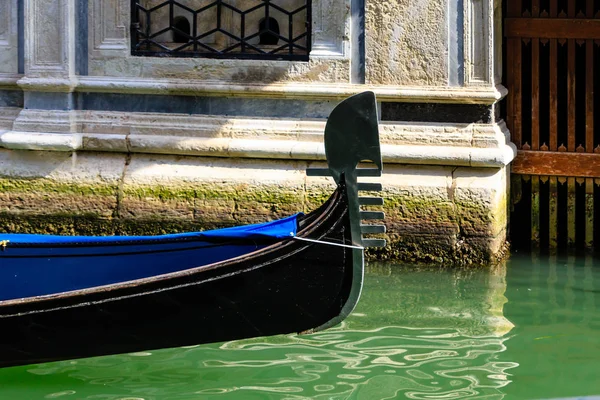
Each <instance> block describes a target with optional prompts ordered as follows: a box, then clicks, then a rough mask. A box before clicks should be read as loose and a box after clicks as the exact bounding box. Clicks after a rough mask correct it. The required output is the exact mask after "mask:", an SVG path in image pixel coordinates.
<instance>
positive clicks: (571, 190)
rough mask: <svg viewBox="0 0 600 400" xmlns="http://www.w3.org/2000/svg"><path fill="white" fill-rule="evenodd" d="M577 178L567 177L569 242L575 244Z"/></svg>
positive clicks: (570, 244) (571, 244)
mask: <svg viewBox="0 0 600 400" xmlns="http://www.w3.org/2000/svg"><path fill="white" fill-rule="evenodd" d="M575 185H576V184H575V178H573V177H569V178H568V179H567V244H568V246H569V247H571V246H574V245H575V239H576V238H575V188H576V186H575Z"/></svg>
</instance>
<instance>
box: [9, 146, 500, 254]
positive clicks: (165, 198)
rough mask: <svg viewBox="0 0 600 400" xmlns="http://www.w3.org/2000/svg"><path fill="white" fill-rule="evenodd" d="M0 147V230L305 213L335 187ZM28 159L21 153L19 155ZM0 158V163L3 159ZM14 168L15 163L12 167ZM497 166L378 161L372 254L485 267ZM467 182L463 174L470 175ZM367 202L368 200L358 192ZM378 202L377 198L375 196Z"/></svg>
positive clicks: (272, 168) (172, 160)
mask: <svg viewBox="0 0 600 400" xmlns="http://www.w3.org/2000/svg"><path fill="white" fill-rule="evenodd" d="M7 152H9V151H7V150H2V151H0V164H2V163H3V161H4V162H6V161H8V159H10V160H11V162H13V163H14V162H27V161H28V159H31V157H32V155H31V154H30V153H38V154H37V155H35V157H36V162H33V163H31V162H30V163H29V164H22V165H23V166H22V167H21V169H18V170H15V169H14V168H13V169H12V170H11V169H10V168H6V169H4V170H3V171H2V172H0V230H2V231H5V232H28V233H55V234H56V233H58V234H69V235H71V234H86V235H133V234H136V235H140V234H163V233H171V232H182V231H197V230H205V229H214V228H219V227H227V226H233V225H239V224H247V223H256V222H263V221H267V220H272V219H277V218H281V217H284V216H288V215H291V214H294V213H296V212H309V211H310V210H313V209H315V208H316V207H318V206H319V205H320V204H322V203H323V202H324V201H325V200H326V199H327V197H328V196H329V195H330V194H331V192H332V191H333V189H334V185H333V183H332V181H331V180H330V179H326V178H307V177H306V174H305V172H304V171H305V169H306V167H307V166H308V164H309V163H307V162H285V161H271V160H239V159H211V158H205V157H202V158H201V157H176V156H150V155H143V154H139V155H138V154H136V155H131V156H128V157H119V156H115V155H110V154H106V153H104V154H98V153H82V154H80V155H77V156H76V158H75V159H73V156H72V155H71V156H69V155H65V154H64V153H63V154H62V155H61V153H45V155H44V154H40V153H43V152H23V151H13V152H12V154H10V157H8V154H7ZM24 153H28V154H24ZM3 157H4V160H2V158H3ZM11 165H14V164H11ZM505 173H506V171H504V172H503V171H493V170H492V169H491V168H488V169H481V170H477V169H474V168H464V169H462V168H448V167H431V166H430V167H427V166H422V167H414V166H413V167H409V166H402V165H389V166H388V165H386V174H384V176H383V177H382V178H381V180H382V181H383V184H384V188H385V192H384V193H383V197H384V198H385V200H386V203H385V206H384V207H383V210H384V211H385V212H386V220H385V224H386V225H387V228H388V233H387V234H386V235H384V236H385V237H386V238H387V239H388V243H389V246H388V247H387V248H386V249H372V250H369V255H370V257H372V258H379V259H382V258H386V259H389V258H393V259H400V260H404V261H410V262H425V263H429V264H438V265H451V264H460V265H481V264H489V263H491V262H493V261H495V259H496V258H497V257H498V255H499V254H501V251H500V250H501V249H502V246H503V245H504V238H505V218H506V210H505V207H506V196H505V193H503V192H502V190H500V189H499V187H500V186H501V185H502V184H503V182H505V180H504V179H505V178H504V175H503V174H505ZM467 178H468V179H467ZM364 194H365V195H368V193H364ZM377 195H379V194H377Z"/></svg>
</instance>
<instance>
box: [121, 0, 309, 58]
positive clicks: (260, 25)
mask: <svg viewBox="0 0 600 400" xmlns="http://www.w3.org/2000/svg"><path fill="white" fill-rule="evenodd" d="M130 1H131V54H132V55H134V56H155V57H165V56H166V57H207V58H249V59H271V60H298V61H308V55H309V53H310V45H311V31H310V27H311V26H312V21H311V6H310V1H311V0H257V1H256V2H253V3H252V5H245V3H244V2H241V1H239V0H216V1H214V2H210V3H208V4H207V3H206V2H200V1H198V2H194V1H186V2H183V1H181V0H165V1H163V2H162V3H159V4H157V2H156V1H155V0H130Z"/></svg>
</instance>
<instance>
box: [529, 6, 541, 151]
mask: <svg viewBox="0 0 600 400" xmlns="http://www.w3.org/2000/svg"><path fill="white" fill-rule="evenodd" d="M538 10H539V6H538ZM539 149H540V39H537V38H532V39H531V150H539Z"/></svg>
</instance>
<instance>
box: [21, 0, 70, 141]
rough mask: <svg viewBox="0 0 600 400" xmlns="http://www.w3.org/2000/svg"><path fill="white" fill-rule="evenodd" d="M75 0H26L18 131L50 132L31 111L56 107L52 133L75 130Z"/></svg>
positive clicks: (54, 108)
mask: <svg viewBox="0 0 600 400" xmlns="http://www.w3.org/2000/svg"><path fill="white" fill-rule="evenodd" d="M75 12H76V10H75V1H73V0H25V49H24V50H25V76H24V77H23V78H22V79H20V80H19V81H18V85H19V86H20V87H21V88H22V89H23V91H24V95H25V109H24V110H23V111H22V112H21V114H20V115H19V117H18V118H17V120H16V121H15V124H14V129H15V130H25V131H40V130H44V131H47V130H46V129H45V128H47V126H44V127H43V128H41V127H40V128H39V129H38V125H40V123H41V122H42V121H37V120H36V119H35V118H33V117H32V115H29V114H30V113H29V110H40V109H41V110H54V112H55V113H56V115H55V117H56V118H55V121H60V123H56V124H54V125H53V130H52V131H53V132H72V131H73V130H74V124H73V122H72V118H71V110H73V109H74V100H73V99H74V96H73V90H74V88H75V86H76V83H77V80H76V77H75V14H76V13H75Z"/></svg>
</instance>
